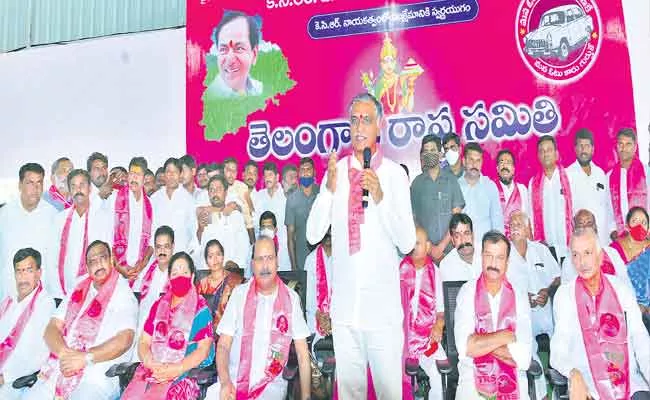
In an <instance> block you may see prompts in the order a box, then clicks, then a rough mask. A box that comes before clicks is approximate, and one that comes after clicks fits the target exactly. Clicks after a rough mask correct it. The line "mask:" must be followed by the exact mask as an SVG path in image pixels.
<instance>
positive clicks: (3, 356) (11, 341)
mask: <svg viewBox="0 0 650 400" xmlns="http://www.w3.org/2000/svg"><path fill="white" fill-rule="evenodd" d="M35 290H36V293H34V296H32V299H31V300H30V301H29V304H28V305H27V307H25V309H24V310H23V312H22V313H21V314H20V317H18V321H16V325H14V327H13V328H12V329H11V331H10V332H9V335H7V337H6V338H5V339H4V340H3V341H2V342H0V371H2V367H4V365H5V363H6V362H7V360H8V359H9V357H10V356H11V354H12V353H13V351H14V350H16V345H17V344H18V341H19V340H20V337H21V335H22V334H23V331H24V330H25V325H27V321H29V319H30V318H31V317H32V314H33V313H34V306H35V304H36V298H37V297H38V295H39V294H40V293H41V292H42V291H43V285H42V284H41V283H40V282H39V283H38V286H37V287H36V289H35ZM12 304H13V299H12V298H11V296H10V297H7V298H6V299H5V300H4V301H3V302H2V304H0V319H2V317H3V316H4V315H5V313H6V312H7V310H8V309H9V307H11V305H12Z"/></svg>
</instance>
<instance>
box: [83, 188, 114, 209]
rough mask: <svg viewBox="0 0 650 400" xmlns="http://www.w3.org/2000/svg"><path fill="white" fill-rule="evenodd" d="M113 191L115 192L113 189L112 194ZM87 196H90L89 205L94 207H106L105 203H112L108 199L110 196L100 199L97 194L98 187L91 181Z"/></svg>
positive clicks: (110, 204) (109, 204)
mask: <svg viewBox="0 0 650 400" xmlns="http://www.w3.org/2000/svg"><path fill="white" fill-rule="evenodd" d="M114 193H115V191H113V194H114ZM89 198H90V206H91V207H93V208H96V207H99V208H103V207H106V206H107V205H108V206H112V204H113V202H111V201H109V199H110V197H109V198H107V199H106V200H104V199H102V198H101V197H100V196H99V189H98V188H96V187H95V185H94V184H92V183H91V184H90V195H89Z"/></svg>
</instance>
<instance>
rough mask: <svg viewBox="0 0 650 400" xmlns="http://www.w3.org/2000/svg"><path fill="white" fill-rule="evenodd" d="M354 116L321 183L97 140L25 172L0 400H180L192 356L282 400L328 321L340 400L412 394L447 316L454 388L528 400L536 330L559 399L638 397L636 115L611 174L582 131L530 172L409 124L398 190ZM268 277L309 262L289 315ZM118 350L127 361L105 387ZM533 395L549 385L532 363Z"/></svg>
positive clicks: (238, 386) (0, 224)
mask: <svg viewBox="0 0 650 400" xmlns="http://www.w3.org/2000/svg"><path fill="white" fill-rule="evenodd" d="M349 118H350V130H351V138H352V150H353V151H352V154H351V155H349V156H346V157H342V158H340V157H339V155H338V154H337V153H335V152H333V153H331V155H330V156H329V159H328V164H327V170H326V172H325V174H324V176H323V177H322V181H321V184H320V185H318V184H317V177H316V173H315V166H314V161H313V160H312V159H311V158H303V159H301V160H300V162H299V165H297V166H296V165H292V164H287V165H286V166H285V167H284V168H283V169H282V171H280V170H279V169H278V167H277V165H276V164H275V163H273V162H266V163H264V164H263V165H258V164H257V163H255V162H253V161H248V162H246V163H245V164H242V163H241V161H242V160H237V159H236V158H227V159H225V160H223V163H221V164H219V163H209V164H200V165H197V164H196V162H195V160H194V159H193V158H192V156H190V155H185V156H183V157H180V158H169V159H168V160H167V161H166V162H165V163H164V166H162V167H161V168H160V169H158V170H157V171H156V172H155V173H154V172H153V171H152V170H150V169H149V165H148V163H147V161H146V160H145V159H144V158H143V157H134V158H133V159H132V160H131V161H130V163H129V165H128V168H125V167H121V166H113V167H112V168H111V169H110V170H109V160H108V158H107V156H106V155H103V154H100V153H92V154H91V155H90V156H89V157H88V160H87V163H86V165H85V168H75V166H74V165H73V163H72V161H71V160H70V159H68V158H66V157H62V158H59V159H58V160H57V161H55V162H54V164H53V165H52V167H51V171H50V174H49V180H50V183H51V185H50V186H49V188H48V189H44V185H45V181H46V179H47V178H48V176H46V172H45V170H44V168H43V167H42V166H41V165H39V164H37V163H33V162H30V163H26V164H24V165H23V166H22V167H21V168H20V170H19V173H18V178H19V189H20V196H19V197H18V198H17V199H16V200H15V201H12V202H9V203H8V204H6V205H5V206H3V207H2V208H0V263H1V264H0V349H1V352H0V399H35V400H36V399H39V400H40V399H52V398H55V399H66V400H67V399H100V400H101V399H106V400H108V399H116V398H124V399H183V400H189V399H197V398H200V396H201V390H200V388H199V384H198V382H197V379H196V378H195V375H193V374H192V373H191V371H194V370H195V369H197V368H209V367H210V366H215V368H214V374H215V375H217V376H218V379H217V381H216V383H214V384H213V385H212V386H210V387H209V388H208V389H207V395H206V398H210V399H216V398H219V399H248V398H260V399H283V398H285V396H286V395H287V381H286V380H285V379H284V378H283V373H282V372H283V370H284V369H285V367H286V365H287V362H288V359H289V353H290V348H291V346H292V344H293V348H294V349H295V354H296V356H297V360H298V362H297V364H298V369H299V377H298V380H297V382H296V385H297V386H299V388H300V391H299V393H300V396H301V398H303V399H309V398H315V397H316V396H314V397H311V395H312V387H313V386H314V382H313V381H312V371H311V370H312V368H318V367H319V364H318V363H314V357H313V356H312V355H310V353H311V352H313V351H314V347H313V345H314V343H318V342H319V340H321V339H325V338H328V337H330V336H331V338H332V339H333V351H334V353H335V354H336V375H335V384H334V386H335V389H334V392H335V393H334V396H335V397H336V398H341V399H362V398H379V399H387V400H392V399H400V398H406V399H409V398H412V397H413V392H414V388H413V387H411V381H410V378H409V377H407V376H406V375H405V373H404V365H405V363H407V362H415V363H419V366H420V367H421V368H422V370H423V371H424V372H425V373H426V375H428V377H429V384H430V390H429V393H428V397H429V398H430V399H442V398H443V388H442V383H441V382H442V381H441V376H440V373H439V371H438V368H437V366H436V361H437V360H444V359H446V358H447V354H446V352H445V349H444V347H445V346H443V343H444V340H443V337H444V336H445V335H444V332H445V329H453V333H454V336H453V337H455V348H456V349H457V351H458V360H457V361H458V366H457V368H458V383H457V385H456V388H455V389H454V390H456V398H457V399H460V400H465V399H479V398H498V399H506V398H507V399H527V398H529V392H528V384H527V380H526V379H527V376H526V371H527V369H528V368H529V366H530V364H531V360H536V361H538V362H539V361H540V360H539V357H538V349H537V341H536V338H538V337H539V336H540V335H548V337H549V338H550V367H552V368H553V369H554V370H556V371H558V372H559V373H560V374H562V375H564V376H565V377H566V378H567V379H568V382H569V385H568V387H569V392H570V396H571V398H572V399H579V400H584V399H587V398H592V399H629V398H632V399H634V400H643V399H650V387H649V383H650V336H649V334H648V330H650V326H649V325H650V236H649V234H648V229H649V223H650V219H649V217H648V212H647V210H648V208H649V206H650V204H649V202H650V197H648V182H649V181H650V171H649V169H648V167H646V166H644V165H643V164H642V163H641V162H640V160H639V158H638V146H637V137H636V134H635V132H634V131H633V130H631V129H622V130H620V131H619V132H618V134H617V136H616V151H617V155H618V163H617V165H616V166H615V167H614V168H613V169H612V170H611V171H609V172H608V173H607V174H606V173H605V172H604V171H603V170H602V169H601V168H600V167H598V166H597V165H595V164H594V163H593V161H592V157H593V154H594V151H595V148H596V147H595V142H594V136H593V134H592V133H591V132H590V131H589V130H587V129H581V130H579V131H577V132H576V133H575V140H574V144H575V154H576V161H575V162H574V163H573V164H571V165H570V166H568V167H566V168H565V167H564V166H562V165H561V164H560V163H559V162H558V155H559V154H558V148H557V144H556V141H555V139H554V138H553V137H552V136H541V137H539V139H538V142H537V157H538V160H539V163H540V167H539V172H538V173H537V174H536V175H535V176H533V178H532V179H531V180H530V182H529V183H528V184H527V185H526V184H523V183H520V182H518V181H517V175H516V165H517V163H518V162H521V161H522V160H521V159H518V158H517V157H516V155H515V154H513V153H512V152H511V151H509V150H508V149H507V148H505V147H506V145H504V148H503V149H502V150H501V151H499V153H498V155H497V171H496V172H497V176H498V179H495V180H491V179H490V178H488V177H487V176H485V175H483V171H482V164H483V149H482V148H481V146H480V145H479V144H477V143H462V142H461V140H460V138H459V137H458V136H457V135H454V134H451V135H448V136H446V137H444V138H440V137H438V136H433V135H427V136H424V137H423V139H422V143H421V151H420V162H421V167H422V171H421V173H419V174H418V175H417V176H416V177H415V178H414V179H413V181H412V183H409V179H408V170H406V169H405V168H403V167H402V166H400V165H399V164H397V163H395V162H393V161H392V160H390V159H388V158H385V157H384V156H383V153H382V150H381V146H380V145H378V144H377V138H378V136H379V134H380V129H381V126H382V124H381V122H382V118H383V112H382V106H381V104H380V103H379V102H378V101H377V100H376V99H375V98H374V97H372V96H371V95H369V94H365V93H364V94H360V95H358V96H356V97H355V98H354V99H352V101H351V102H350V107H349ZM260 167H261V171H260ZM280 178H282V179H280ZM260 180H261V184H260ZM258 187H260V188H259V189H258ZM278 271H305V272H306V277H307V278H306V285H305V286H306V287H305V288H302V289H303V290H304V295H305V297H306V305H305V309H304V312H303V306H302V304H301V299H300V296H299V295H298V294H297V293H296V292H295V291H294V290H292V289H291V288H289V287H288V286H287V285H286V284H285V283H284V282H283V281H282V280H281V279H280V278H279V275H278ZM457 281H461V282H466V283H465V284H464V285H463V286H462V288H461V290H460V292H459V293H458V297H457V299H456V304H457V307H456V309H455V312H454V315H453V318H448V317H449V316H448V315H447V316H446V314H445V301H444V298H443V295H444V293H443V285H444V284H445V282H457ZM59 303H60V304H59ZM446 317H447V318H446ZM446 320H453V321H454V326H453V327H445V321H446ZM123 362H139V364H137V368H136V369H135V371H134V373H133V377H132V379H131V380H130V382H129V383H128V385H127V386H126V387H124V388H120V384H119V380H118V378H117V377H115V375H114V374H111V373H110V370H111V367H114V366H115V365H117V364H120V363H123ZM35 372H38V374H37V380H36V383H35V384H33V386H31V387H18V388H16V387H15V386H20V385H15V384H14V383H15V382H16V381H17V380H18V379H19V378H21V377H24V376H28V375H30V374H33V373H35ZM107 372H108V374H107ZM109 376H111V377H109ZM534 392H535V397H536V398H537V399H544V398H546V397H547V382H546V378H545V377H544V375H543V374H542V375H541V376H539V377H537V378H536V379H535V382H534ZM204 394H205V393H204Z"/></svg>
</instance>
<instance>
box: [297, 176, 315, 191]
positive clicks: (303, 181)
mask: <svg viewBox="0 0 650 400" xmlns="http://www.w3.org/2000/svg"><path fill="white" fill-rule="evenodd" d="M313 183H314V177H313V176H303V177H302V178H300V186H302V187H305V188H306V187H310V186H311V185H312V184H313Z"/></svg>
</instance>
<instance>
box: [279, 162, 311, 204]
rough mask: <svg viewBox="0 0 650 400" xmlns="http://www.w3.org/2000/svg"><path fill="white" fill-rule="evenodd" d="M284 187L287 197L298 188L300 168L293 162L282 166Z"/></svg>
mask: <svg viewBox="0 0 650 400" xmlns="http://www.w3.org/2000/svg"><path fill="white" fill-rule="evenodd" d="M310 160H311V158H310ZM282 189H283V190H284V195H285V196H287V197H289V195H290V194H291V193H293V192H294V191H295V190H296V189H298V168H296V166H295V165H293V164H286V165H285V166H284V167H283V168H282Z"/></svg>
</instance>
